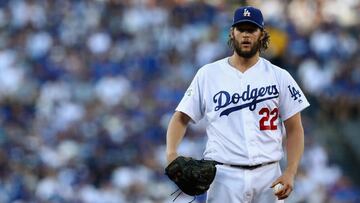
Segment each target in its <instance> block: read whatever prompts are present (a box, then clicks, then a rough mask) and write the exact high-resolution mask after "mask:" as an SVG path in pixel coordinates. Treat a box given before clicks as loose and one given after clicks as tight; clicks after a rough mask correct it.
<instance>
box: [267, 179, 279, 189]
mask: <svg viewBox="0 0 360 203" xmlns="http://www.w3.org/2000/svg"><path fill="white" fill-rule="evenodd" d="M278 183H282V182H281V180H280V179H277V180H275V181H274V182H273V183H272V184H271V186H270V188H273V187H274V186H275V185H277V184H278Z"/></svg>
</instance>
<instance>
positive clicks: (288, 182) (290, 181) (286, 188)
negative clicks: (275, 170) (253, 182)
mask: <svg viewBox="0 0 360 203" xmlns="http://www.w3.org/2000/svg"><path fill="white" fill-rule="evenodd" d="M294 178H295V175H294V174H292V173H290V172H288V171H285V172H284V174H283V175H282V176H280V177H279V178H278V179H276V180H275V181H274V182H273V184H272V185H271V188H273V187H274V186H275V185H276V184H278V183H281V184H282V185H283V188H282V189H281V190H279V191H277V192H276V193H275V195H276V196H277V198H278V199H279V200H282V199H285V198H287V197H288V196H289V195H290V193H291V192H292V191H293V187H294Z"/></svg>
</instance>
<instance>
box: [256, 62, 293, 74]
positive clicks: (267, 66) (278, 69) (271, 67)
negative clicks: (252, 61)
mask: <svg viewBox="0 0 360 203" xmlns="http://www.w3.org/2000/svg"><path fill="white" fill-rule="evenodd" d="M260 60H261V62H262V65H263V67H264V68H265V70H266V71H271V72H274V73H275V74H276V75H277V76H282V75H287V74H289V73H288V71H287V70H285V69H284V68H281V67H279V66H277V65H275V64H273V63H272V62H270V61H269V60H267V59H265V58H262V57H260Z"/></svg>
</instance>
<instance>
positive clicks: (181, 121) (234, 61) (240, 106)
mask: <svg viewBox="0 0 360 203" xmlns="http://www.w3.org/2000/svg"><path fill="white" fill-rule="evenodd" d="M268 42H269V35H268V33H267V32H266V30H265V29H264V20H263V15H262V13H261V11H260V10H259V9H257V8H255V7H250V6H246V7H240V8H238V9H237V10H236V11H235V13H234V18H233V24H232V26H231V29H230V34H229V45H230V46H231V48H232V49H233V51H234V52H233V54H232V55H231V56H230V57H226V58H224V59H221V60H218V61H215V62H213V63H210V64H207V65H205V66H203V67H201V68H200V69H199V70H198V72H197V73H196V75H195V77H194V79H193V81H192V83H191V84H190V86H189V88H188V89H187V91H186V92H185V94H184V97H183V98H182V100H181V102H180V103H179V105H178V107H177V108H176V111H175V113H174V115H173V116H172V118H171V120H170V123H169V126H168V131H167V142H166V145H167V148H166V150H167V160H168V162H169V163H170V162H171V161H172V160H174V159H175V158H176V157H178V154H177V147H178V145H179V143H180V142H181V140H182V138H183V136H184V134H185V131H186V128H187V125H188V123H189V122H194V123H196V122H198V121H199V120H200V119H202V118H204V119H205V121H206V124H207V125H206V133H207V136H208V141H207V144H206V149H205V152H204V159H207V160H214V161H216V162H217V163H218V165H217V166H216V167H217V172H216V176H215V179H214V181H213V182H212V184H211V186H210V189H209V190H208V193H207V202H208V203H219V202H226V203H239V202H241V203H243V202H251V203H267V202H271V203H274V202H283V199H285V198H287V197H288V196H289V195H290V193H291V191H292V190H293V185H294V176H295V174H296V172H297V168H298V164H299V161H300V159H301V156H302V153H303V149H304V132H303V127H302V123H301V115H300V112H301V111H302V110H303V109H305V108H306V107H308V106H309V103H308V101H307V99H306V98H305V96H304V94H303V92H302V91H301V89H300V88H299V86H298V85H297V83H296V82H295V80H294V79H293V78H292V76H291V75H290V74H289V73H288V72H287V71H286V70H284V69H282V68H280V67H277V66H275V65H273V64H272V63H270V62H269V61H268V60H266V59H264V58H262V57H260V56H259V53H260V52H261V51H262V50H265V49H266V48H267V46H268ZM284 136H286V145H285V146H286V152H287V153H286V154H287V165H286V168H285V169H284V171H283V173H282V172H281V170H280V166H279V160H280V159H282V157H283V149H282V140H283V137H284ZM278 183H280V185H279V184H278ZM275 185H276V189H277V191H274V189H273V188H275V187H274V186H275ZM279 186H281V187H279Z"/></svg>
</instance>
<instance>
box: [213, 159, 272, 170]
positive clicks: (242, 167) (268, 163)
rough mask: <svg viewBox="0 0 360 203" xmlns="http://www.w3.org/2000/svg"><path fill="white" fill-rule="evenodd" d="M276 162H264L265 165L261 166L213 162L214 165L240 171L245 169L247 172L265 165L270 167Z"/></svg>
mask: <svg viewBox="0 0 360 203" xmlns="http://www.w3.org/2000/svg"><path fill="white" fill-rule="evenodd" d="M276 162H277V161H272V162H266V163H262V164H256V165H234V164H224V163H221V162H218V161H215V163H216V164H219V165H224V166H231V167H235V168H241V169H247V170H254V169H256V168H259V167H262V166H266V165H270V164H273V163H276Z"/></svg>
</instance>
